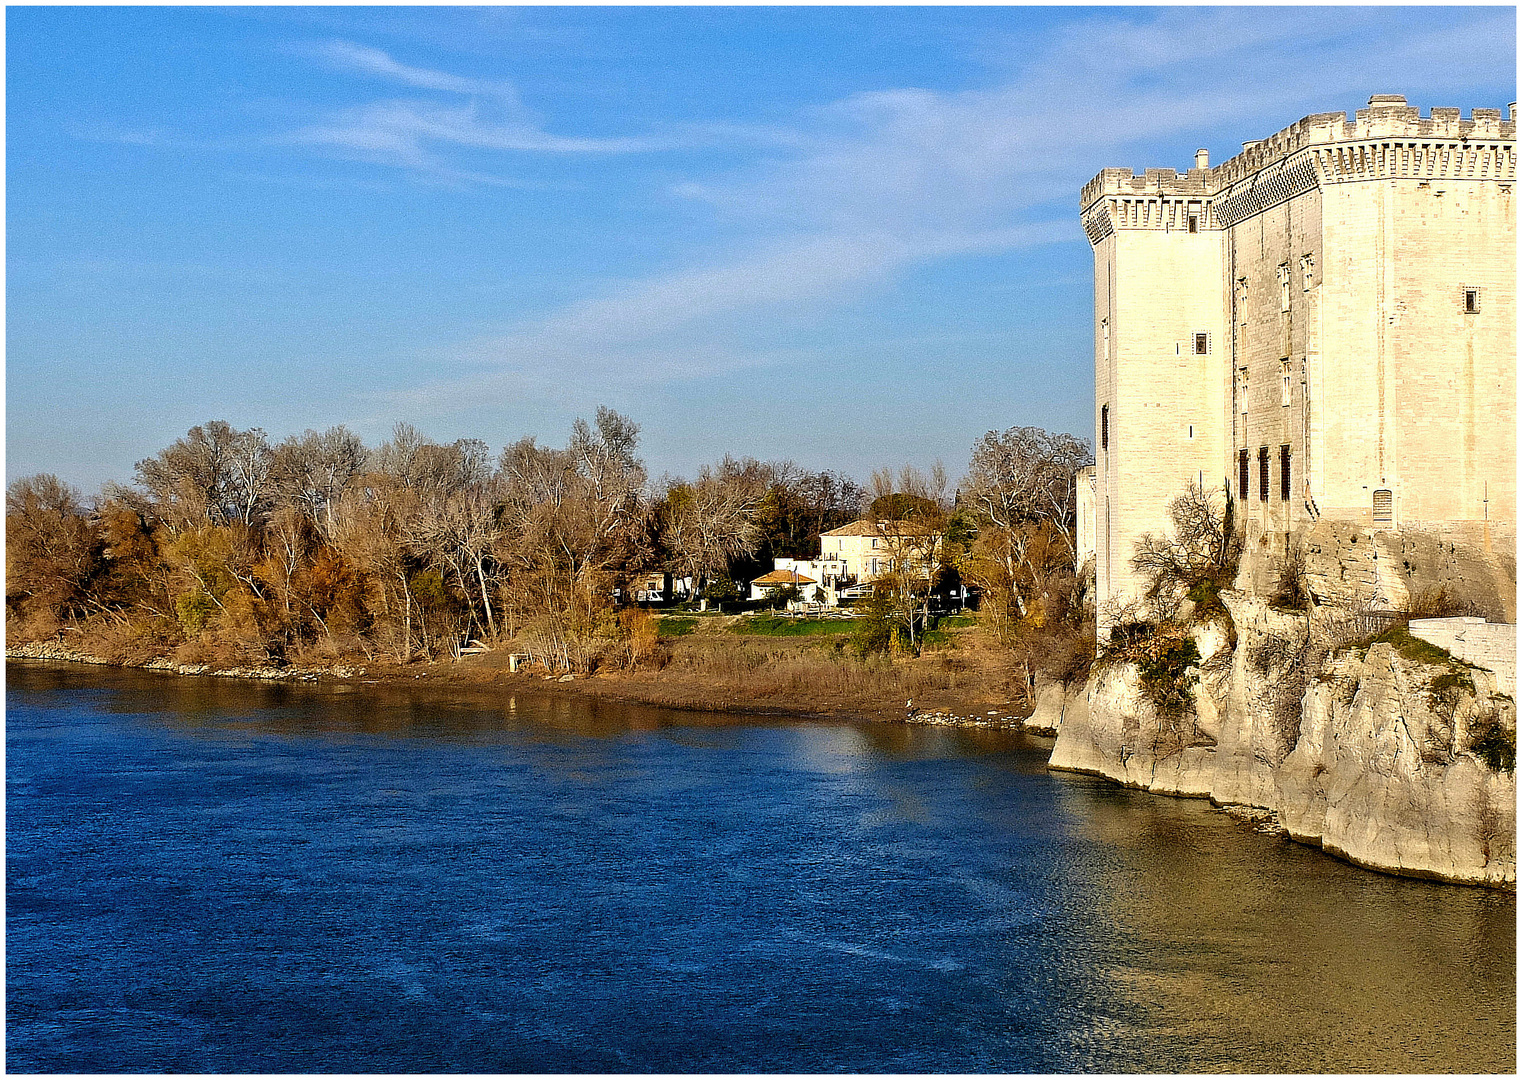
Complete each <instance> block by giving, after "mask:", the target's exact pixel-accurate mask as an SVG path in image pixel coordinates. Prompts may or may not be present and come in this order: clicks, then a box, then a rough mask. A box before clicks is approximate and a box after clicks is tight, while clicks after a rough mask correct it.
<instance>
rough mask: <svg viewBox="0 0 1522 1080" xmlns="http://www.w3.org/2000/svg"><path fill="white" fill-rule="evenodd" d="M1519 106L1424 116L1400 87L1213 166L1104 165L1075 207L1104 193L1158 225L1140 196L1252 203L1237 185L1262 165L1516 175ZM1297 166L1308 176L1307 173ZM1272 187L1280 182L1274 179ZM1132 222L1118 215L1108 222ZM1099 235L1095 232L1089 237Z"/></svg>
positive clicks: (1250, 145) (1212, 217)
mask: <svg viewBox="0 0 1522 1080" xmlns="http://www.w3.org/2000/svg"><path fill="white" fill-rule="evenodd" d="M1515 108H1516V107H1515V105H1513V106H1511V108H1510V109H1508V110H1507V112H1508V115H1507V116H1506V117H1505V118H1504V119H1503V117H1502V113H1501V110H1500V109H1474V110H1472V111H1471V113H1470V117H1469V119H1467V120H1466V119H1464V118H1463V115H1462V112H1461V110H1459V109H1448V108H1434V109H1432V111H1431V114H1430V115H1429V116H1426V117H1424V116H1422V115H1421V110H1420V109H1418V108H1416V107H1414V106H1410V105H1407V104H1406V99H1405V98H1404V97H1402V96H1400V95H1398V94H1375V95H1374V96H1373V97H1371V98H1370V99H1369V105H1368V107H1367V108H1364V109H1359V110H1358V111H1357V112H1355V113H1354V114H1353V117H1352V119H1349V118H1348V116H1347V114H1346V113H1341V112H1326V113H1313V114H1312V115H1310V116H1307V117H1304V118H1303V119H1301V120H1299V121H1297V122H1295V123H1294V124H1291V125H1290V126H1289V127H1287V128H1285V129H1283V130H1282V131H1278V132H1275V133H1274V134H1273V135H1270V136H1269V137H1268V138H1266V139H1257V140H1254V141H1252V142H1247V143H1243V144H1242V152H1241V153H1239V154H1237V155H1236V156H1234V157H1232V158H1230V159H1229V160H1227V161H1224V162H1222V163H1221V164H1220V165H1216V166H1214V167H1211V168H1193V169H1189V170H1188V171H1187V172H1183V173H1180V172H1178V171H1176V170H1174V169H1156V168H1152V169H1147V170H1145V171H1144V172H1143V173H1142V174H1141V175H1137V174H1136V173H1135V172H1134V171H1133V170H1131V169H1127V168H1110V169H1102V170H1100V172H1099V175H1098V176H1096V177H1094V179H1092V180H1090V181H1089V182H1088V183H1087V184H1085V185H1084V186H1083V189H1082V192H1081V194H1080V196H1079V205H1080V207H1081V208H1082V209H1083V210H1084V211H1085V213H1086V214H1087V212H1088V211H1090V210H1091V209H1097V207H1096V204H1098V203H1100V202H1101V201H1102V200H1105V199H1112V200H1115V199H1119V200H1127V201H1128V203H1129V204H1130V205H1131V206H1133V207H1134V208H1136V209H1138V210H1139V211H1140V212H1139V213H1137V214H1136V215H1135V217H1136V221H1135V222H1134V224H1136V225H1139V226H1143V227H1145V226H1144V222H1143V219H1144V218H1145V219H1147V220H1148V221H1151V222H1158V221H1159V218H1160V215H1158V214H1156V213H1149V212H1148V208H1147V207H1146V206H1145V205H1144V203H1138V201H1139V200H1143V201H1145V200H1157V201H1158V202H1160V203H1163V204H1166V203H1167V201H1168V200H1174V199H1191V198H1193V199H1208V200H1212V201H1213V200H1215V198H1216V197H1217V196H1225V197H1228V198H1237V201H1238V202H1239V203H1243V204H1244V205H1246V204H1253V203H1255V202H1257V201H1261V200H1258V199H1254V198H1246V199H1243V198H1240V197H1239V196H1241V195H1242V194H1243V193H1241V192H1236V191H1233V190H1232V189H1233V188H1234V187H1236V186H1237V185H1239V184H1242V183H1243V182H1247V183H1250V184H1253V185H1254V186H1257V183H1256V181H1257V180H1258V178H1259V175H1260V174H1262V173H1265V172H1276V173H1287V172H1290V171H1293V172H1294V173H1295V174H1296V176H1297V181H1299V182H1303V180H1304V179H1307V178H1308V179H1309V180H1310V181H1311V182H1312V183H1314V182H1315V181H1316V180H1317V179H1320V180H1322V181H1323V182H1337V181H1339V180H1347V179H1368V178H1371V177H1372V176H1374V175H1379V176H1385V175H1423V176H1436V175H1443V176H1454V177H1457V178H1465V179H1514V178H1515V175H1516V167H1515V161H1516V150H1515V146H1514V145H1506V144H1514V143H1515V141H1516V137H1517V124H1516V116H1515ZM1369 144H1373V145H1372V146H1370V145H1369ZM1392 147H1393V148H1394V149H1396V150H1397V152H1398V153H1397V156H1396V157H1395V158H1394V159H1392V158H1391V155H1390V153H1389V150H1390V149H1391V148H1392ZM1307 150H1310V151H1317V153H1315V154H1313V155H1311V157H1313V158H1314V159H1315V160H1314V163H1313V164H1312V165H1309V166H1302V167H1296V166H1288V167H1286V166H1285V164H1284V163H1285V162H1286V161H1287V159H1289V158H1291V157H1294V156H1295V155H1298V154H1300V153H1301V152H1302V151H1307ZM1413 162H1414V164H1413ZM1296 164H1297V166H1298V164H1299V163H1296ZM1386 169H1389V170H1394V171H1390V172H1387V171H1385V170H1386ZM1412 170H1415V171H1412ZM1299 173H1305V174H1306V176H1305V177H1304V178H1301V177H1299V175H1298V174H1299ZM1272 186H1276V187H1283V186H1284V185H1283V184H1282V183H1278V182H1276V183H1275V184H1274V185H1272ZM1297 186H1298V184H1297ZM1129 223H1131V222H1129V221H1115V222H1113V223H1112V226H1113V225H1125V224H1129ZM1222 223H1223V221H1222V219H1221V218H1220V215H1217V214H1215V213H1212V212H1211V210H1210V208H1209V207H1204V208H1202V217H1201V227H1210V228H1215V227H1219V226H1220V224H1222ZM1226 223H1229V222H1226ZM1156 227H1161V225H1158V226H1156ZM1093 235H1094V232H1093V230H1090V236H1091V238H1092V237H1093Z"/></svg>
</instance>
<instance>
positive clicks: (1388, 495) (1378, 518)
mask: <svg viewBox="0 0 1522 1080" xmlns="http://www.w3.org/2000/svg"><path fill="white" fill-rule="evenodd" d="M1393 524H1395V493H1394V492H1392V491H1391V490H1390V489H1389V488H1380V489H1379V490H1377V491H1375V492H1374V527H1375V528H1376V529H1388V528H1389V527H1390V526H1391V525H1393Z"/></svg>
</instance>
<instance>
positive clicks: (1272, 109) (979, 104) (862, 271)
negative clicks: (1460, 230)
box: [412, 9, 1514, 406]
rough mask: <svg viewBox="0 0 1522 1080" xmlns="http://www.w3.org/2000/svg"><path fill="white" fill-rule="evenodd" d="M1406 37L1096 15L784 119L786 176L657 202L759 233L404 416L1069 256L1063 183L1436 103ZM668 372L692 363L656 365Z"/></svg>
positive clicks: (493, 361)
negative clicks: (1394, 100)
mask: <svg viewBox="0 0 1522 1080" xmlns="http://www.w3.org/2000/svg"><path fill="white" fill-rule="evenodd" d="M1447 10H1448V11H1450V12H1452V14H1451V15H1450V25H1448V26H1447V27H1446V28H1445V29H1444V30H1442V31H1440V33H1441V34H1442V35H1443V36H1444V37H1445V38H1457V39H1459V40H1464V41H1467V42H1468V43H1469V45H1470V47H1471V48H1479V49H1481V50H1489V52H1491V53H1494V54H1495V56H1492V57H1489V59H1490V60H1491V61H1494V62H1499V61H1504V59H1505V56H1504V55H1503V54H1507V53H1508V51H1509V50H1511V49H1512V48H1513V47H1514V46H1513V39H1512V38H1510V37H1508V35H1507V33H1506V32H1505V30H1506V26H1505V19H1506V18H1509V17H1510V16H1509V15H1507V14H1506V13H1505V12H1487V11H1483V10H1481V11H1474V10H1468V11H1464V10H1459V9H1447ZM1491 24H1495V25H1494V26H1491ZM1487 26H1490V27H1491V30H1490V32H1489V33H1487V32H1486V27H1487ZM1497 29H1499V30H1500V31H1502V32H1500V33H1496V32H1495V30H1497ZM1417 31H1418V26H1417V24H1415V23H1413V22H1406V23H1403V24H1401V25H1400V26H1391V25H1390V22H1389V20H1388V19H1387V18H1386V17H1385V16H1384V15H1383V13H1381V12H1378V11H1373V10H1368V9H1364V10H1358V9H1339V10H1338V11H1337V12H1335V13H1334V12H1317V11H1314V10H1308V9H1296V11H1295V14H1294V15H1293V17H1286V15H1285V14H1284V13H1283V12H1281V11H1272V10H1267V9H1233V10H1199V9H1193V10H1173V11H1169V10H1164V11H1158V10H1150V11H1140V12H1129V13H1122V12H1119V11H1116V10H1110V11H1106V12H1104V13H1102V14H1100V13H1095V14H1093V15H1092V16H1089V17H1087V18H1084V19H1082V20H1080V21H1078V22H1076V23H1070V24H1067V25H1066V26H1065V27H1063V28H1061V29H1059V30H1057V31H1056V32H1055V33H1053V34H1052V35H1050V37H1049V38H1048V39H1047V40H1045V41H1040V42H1031V41H1024V42H1021V43H1020V45H1021V48H1022V49H1023V50H1024V53H1023V56H1024V59H1023V60H1022V61H1021V62H1019V63H1017V64H1015V65H1014V68H1013V71H1012V73H1011V74H1010V76H1009V77H1008V78H1007V79H1005V80H1004V81H1003V83H1002V84H1001V85H996V86H993V87H990V88H986V89H979V90H969V91H963V92H942V91H931V90H925V89H917V88H895V89H886V90H881V91H875V92H870V93H862V94H857V95H854V96H851V97H848V98H845V99H843V100H841V101H838V102H836V103H835V104H833V105H831V106H829V107H827V108H825V109H823V110H821V111H819V112H818V113H817V114H816V115H814V116H813V117H811V118H807V119H806V120H803V121H800V128H799V131H798V132H797V134H796V140H795V143H796V146H797V150H796V152H795V153H793V154H791V155H790V156H788V157H786V158H784V159H783V160H781V161H778V160H775V159H769V160H767V161H765V162H761V163H758V164H755V165H753V166H750V167H748V168H742V169H740V170H739V171H735V172H730V173H727V174H720V175H711V176H707V177H692V178H689V179H687V180H684V181H681V182H679V183H677V184H675V185H674V186H673V187H672V189H671V191H672V194H673V195H674V196H677V197H683V198H689V199H697V200H702V201H706V202H708V203H709V204H711V205H712V206H713V207H714V208H715V210H716V211H718V212H720V213H721V214H723V215H724V216H725V217H727V218H728V219H729V220H730V221H731V222H734V223H738V224H740V225H741V226H742V227H745V228H747V229H749V230H750V231H751V232H752V233H753V234H755V235H757V236H759V237H765V236H769V235H770V236H774V237H776V238H775V239H770V240H763V241H758V242H755V243H753V244H752V246H751V247H750V248H749V249H748V250H739V251H736V252H735V253H733V254H732V255H730V257H728V258H727V259H723V258H721V259H718V260H713V261H711V262H710V263H709V264H708V265H706V266H703V267H699V268H688V269H681V270H677V271H673V272H671V273H667V274H662V275H659V276H655V277H651V278H648V279H645V280H638V281H631V282H626V283H622V284H618V285H614V286H611V287H610V288H609V289H608V290H607V291H606V293H605V294H604V295H602V296H600V297H598V298H595V299H589V300H585V301H582V302H580V303H575V304H572V305H569V306H567V307H566V308H564V309H562V310H560V311H557V312H553V313H550V314H548V315H546V316H544V317H542V318H540V319H537V320H533V321H529V322H527V323H524V324H521V325H519V326H518V327H515V328H514V329H512V330H510V331H509V332H507V333H504V334H502V335H500V336H498V337H496V338H492V339H488V340H484V341H475V342H471V343H469V344H468V345H463V346H461V347H460V349H459V350H458V351H457V352H456V353H455V357H454V359H455V362H456V363H458V364H461V365H464V366H466V367H468V368H469V369H471V370H472V371H473V374H470V375H466V376H464V377H460V378H454V379H446V380H444V381H441V382H440V383H439V384H437V385H436V386H435V387H433V388H431V389H427V390H424V391H422V392H421V393H420V395H418V396H415V397H414V398H413V399H412V400H413V401H414V402H421V401H424V400H432V401H433V402H435V403H437V404H439V405H441V406H443V405H444V404H445V403H447V402H448V401H450V400H457V399H459V398H460V397H462V396H465V397H478V396H479V395H481V394H486V395H490V394H493V393H503V392H505V391H506V388H507V387H509V386H516V387H518V388H519V389H522V388H523V387H524V386H526V385H529V384H534V383H542V384H555V383H557V382H562V381H564V380H567V379H571V380H575V379H584V378H603V379H607V378H614V379H617V380H619V381H620V382H624V383H632V384H640V383H645V384H650V383H656V382H660V381H663V380H667V379H671V378H674V377H678V376H679V375H681V374H690V373H692V372H694V371H698V372H703V373H712V372H714V371H718V370H738V369H741V368H743V367H747V366H753V365H755V364H757V363H758V362H759V363H771V362H776V361H777V360H778V358H779V356H781V355H783V354H778V353H775V352H771V351H769V350H766V349H765V348H764V347H762V348H761V349H760V350H759V351H749V350H746V349H744V348H738V347H727V348H719V347H715V345H714V342H717V341H724V340H730V341H732V340H733V339H734V338H735V336H736V334H737V332H739V331H741V330H743V329H745V328H747V327H749V326H753V325H754V324H755V323H756V321H757V320H758V319H764V318H772V319H778V320H784V321H785V319H786V317H787V316H788V314H789V313H790V312H792V311H793V310H795V309H796V308H797V307H798V306H799V305H810V304H812V305H818V304H821V303H825V304H827V303H829V302H831V301H832V300H838V299H840V298H844V297H848V296H853V295H858V294H859V293H860V291H861V290H862V289H864V288H870V287H873V286H876V285H879V284H881V283H883V282H886V281H888V280H890V279H892V278H893V276H894V275H895V274H897V273H899V272H900V271H902V270H903V269H904V268H905V267H907V266H910V265H912V264H915V263H918V262H922V261H926V260H932V259H938V258H946V257H950V256H956V255H963V254H969V253H975V252H1010V251H1015V250H1018V249H1021V248H1025V247H1030V246H1032V245H1036V244H1043V243H1050V242H1054V241H1058V240H1074V241H1078V240H1079V239H1080V237H1079V234H1078V232H1077V229H1076V225H1075V224H1074V221H1073V218H1074V216H1075V214H1074V210H1075V208H1074V206H1073V201H1074V198H1075V193H1076V191H1077V188H1078V186H1079V185H1080V184H1081V183H1082V182H1083V181H1084V180H1087V179H1088V178H1089V176H1091V175H1092V174H1093V173H1094V172H1096V171H1097V170H1098V169H1099V168H1100V167H1101V166H1106V165H1113V164H1125V163H1127V158H1128V157H1129V156H1131V155H1133V154H1137V153H1142V154H1146V155H1148V158H1149V160H1147V161H1146V162H1136V164H1143V163H1146V164H1166V162H1157V161H1155V160H1150V158H1151V157H1152V156H1153V155H1154V154H1155V147H1156V145H1157V144H1158V143H1159V142H1168V141H1169V140H1175V139H1178V138H1181V137H1185V136H1187V135H1188V133H1190V132H1200V133H1201V134H1202V135H1204V134H1206V133H1210V132H1216V131H1219V130H1221V129H1222V128H1223V127H1225V128H1239V129H1241V130H1245V131H1247V132H1249V133H1250V134H1252V135H1254V136H1260V135H1262V134H1265V133H1266V130H1265V129H1264V125H1265V124H1269V125H1280V126H1282V125H1287V124H1288V123H1290V122H1293V121H1294V120H1295V119H1298V117H1299V116H1300V115H1302V113H1303V112H1305V111H1321V110H1324V109H1325V108H1326V107H1327V104H1328V97H1329V96H1330V97H1331V98H1332V100H1334V101H1336V100H1343V99H1344V95H1347V94H1349V93H1355V94H1356V93H1367V92H1369V91H1370V90H1374V91H1382V90H1388V89H1397V88H1398V87H1399V86H1401V85H1404V83H1405V81H1406V80H1413V79H1414V80H1415V81H1419V82H1420V83H1422V84H1423V85H1436V86H1439V87H1441V86H1442V85H1444V77H1445V76H1444V71H1443V69H1444V66H1445V65H1444V61H1443V57H1444V56H1445V55H1448V54H1447V53H1445V52H1444V51H1443V50H1441V49H1439V50H1436V51H1435V50H1434V48H1433V46H1432V42H1431V40H1430V38H1431V34H1432V33H1433V31H1432V30H1431V29H1430V28H1429V27H1425V26H1421V27H1420V32H1417ZM1370 40H1375V41H1377V42H1378V49H1377V50H1374V51H1371V50H1370V49H1369V48H1368V42H1369V41H1370ZM1487 41H1488V42H1489V44H1487ZM1428 104H1431V103H1428ZM1440 104H1441V102H1440ZM478 145H479V144H478ZM1224 156H1226V155H1222V154H1220V153H1219V152H1218V154H1217V157H1216V159H1217V160H1218V161H1219V160H1222V159H1223V157H1224ZM1187 164H1190V162H1188V161H1187V160H1184V161H1179V162H1178V163H1177V165H1178V166H1179V167H1183V166H1186V165H1187ZM683 356H690V357H691V362H689V363H681V362H677V361H674V360H673V358H674V357H676V358H680V357H683Z"/></svg>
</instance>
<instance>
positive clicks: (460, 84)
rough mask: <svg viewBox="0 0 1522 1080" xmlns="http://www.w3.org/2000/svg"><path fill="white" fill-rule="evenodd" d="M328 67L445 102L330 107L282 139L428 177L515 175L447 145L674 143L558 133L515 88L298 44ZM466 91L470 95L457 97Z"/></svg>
mask: <svg viewBox="0 0 1522 1080" xmlns="http://www.w3.org/2000/svg"><path fill="white" fill-rule="evenodd" d="M302 51H303V52H305V53H306V54H307V55H309V56H312V57H315V58H317V59H319V60H321V61H322V62H324V63H326V64H328V65H329V66H331V67H334V68H337V69H339V70H343V71H351V72H357V73H359V74H364V75H370V76H373V77H375V78H377V79H380V80H382V81H385V82H390V83H398V84H401V85H403V86H408V87H413V88H416V89H420V90H429V91H434V92H436V93H437V94H442V95H448V96H449V100H439V99H437V98H435V99H427V100H418V99H397V100H384V101H376V102H370V103H367V104H365V105H361V106H358V107H355V108H350V109H343V110H338V111H335V112H333V113H331V114H329V115H328V116H326V117H324V118H323V119H322V120H320V121H318V122H316V123H313V124H310V125H308V126H307V127H304V128H302V129H300V130H298V131H296V132H293V133H291V134H289V135H286V136H283V137H282V138H281V140H280V141H283V142H287V143H292V144H298V145H307V146H315V147H326V148H328V149H330V150H332V151H334V152H336V153H339V154H341V155H342V156H345V157H350V158H355V159H358V160H362V161H367V162H371V163H373V164H377V165H387V166H393V167H397V168H403V169H409V170H414V171H417V172H420V173H423V174H426V175H429V176H432V177H438V178H445V179H450V180H463V181H469V182H479V183H488V184H500V183H507V184H514V186H517V185H516V182H515V181H512V180H509V179H506V178H505V177H504V176H501V175H494V174H492V173H489V172H484V171H481V170H478V169H469V168H466V167H464V166H461V165H457V164H453V163H451V162H450V161H449V160H448V159H447V156H446V155H447V154H448V152H449V151H450V150H456V151H458V150H477V151H479V150H486V151H497V152H504V153H525V154H573V155H584V154H629V153H639V152H647V151H652V150H660V149H665V148H669V147H671V146H673V145H677V144H676V143H674V142H673V141H672V140H671V139H668V138H656V137H648V136H612V137H597V136H573V135H557V134H553V133H551V132H549V131H547V130H546V129H545V127H544V126H543V124H542V123H541V122H540V121H539V120H538V118H536V117H535V116H533V115H532V114H531V113H530V111H529V110H527V109H526V108H524V106H523V103H522V101H521V100H520V98H519V95H518V91H517V88H516V87H515V86H514V85H513V84H512V83H511V82H509V81H506V80H501V79H475V78H468V77H465V76H460V75H454V74H451V73H449V72H445V71H435V70H431V69H428V68H420V67H413V66H411V65H408V64H403V63H401V62H399V61H397V60H395V59H394V58H392V57H391V55H390V54H388V53H385V52H382V51H381V50H379V49H372V48H369V47H367V46H364V45H357V44H354V43H353V42H348V41H331V42H325V43H322V44H320V45H316V46H310V47H307V48H305V49H303V50H302ZM461 97H464V98H466V99H468V100H465V101H460V100H459V98H461Z"/></svg>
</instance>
